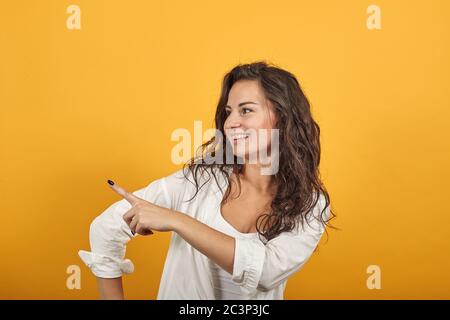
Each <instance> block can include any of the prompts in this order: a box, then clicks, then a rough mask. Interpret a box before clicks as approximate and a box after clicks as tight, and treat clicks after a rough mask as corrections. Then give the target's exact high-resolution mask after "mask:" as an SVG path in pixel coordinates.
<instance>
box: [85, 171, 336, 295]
mask: <svg viewBox="0 0 450 320" xmlns="http://www.w3.org/2000/svg"><path fill="white" fill-rule="evenodd" d="M186 173H187V175H188V177H189V181H188V180H187V179H186V178H185V177H184V175H183V172H182V169H180V170H178V171H176V172H174V173H172V174H171V175H169V176H166V177H163V178H160V179H157V180H154V181H153V182H151V183H150V184H149V185H148V186H146V187H144V188H142V189H139V190H137V191H135V192H133V194H134V195H136V196H138V197H140V198H142V199H144V200H147V201H149V202H152V203H154V204H157V205H159V206H162V207H165V208H169V209H173V210H176V211H179V212H182V213H185V214H187V215H190V216H192V217H194V218H195V219H197V220H198V221H200V222H203V223H205V224H206V225H208V226H210V227H212V228H214V229H216V230H219V231H221V232H223V233H226V234H228V235H230V236H232V237H234V238H235V253H234V254H235V255H234V265H233V273H232V274H229V273H228V272H227V271H225V270H223V269H222V268H221V267H219V266H218V265H217V264H215V263H214V262H213V261H211V260H210V259H209V258H208V257H207V256H205V255H204V254H202V253H201V252H199V251H197V250H196V249H195V248H194V247H192V246H191V245H190V244H189V243H188V242H186V241H185V240H184V239H183V238H182V237H180V236H179V235H178V234H177V233H176V232H172V236H171V240H170V246H169V251H168V253H167V257H166V261H165V264H164V269H163V273H162V277H161V282H160V285H159V291H158V295H157V299H158V300H161V299H175V300H178V299H220V300H225V299H226V300H229V299H262V300H266V299H267V300H274V299H283V293H284V289H285V286H286V282H287V280H288V278H289V277H290V276H292V275H293V274H295V273H296V272H297V271H298V270H300V269H301V268H302V267H303V265H304V264H305V263H306V261H307V260H308V259H309V257H310V256H311V254H312V253H313V252H314V250H315V248H316V246H317V244H318V243H319V240H320V238H321V236H322V234H323V232H324V227H323V226H322V225H321V224H320V223H319V221H318V220H317V219H315V218H316V217H318V215H319V214H320V212H321V210H322V209H323V207H324V205H325V198H324V196H323V194H320V197H319V201H318V202H317V205H316V206H315V207H314V209H313V210H312V211H313V215H310V218H309V219H308V221H309V224H307V223H305V224H304V229H302V227H301V224H299V225H298V226H297V228H294V230H293V231H291V232H284V233H282V234H280V235H279V236H277V237H276V238H274V239H272V240H270V241H267V239H266V238H264V237H263V236H261V239H260V238H259V237H258V234H257V233H241V232H239V231H237V230H236V229H235V228H234V227H233V226H232V225H231V224H229V223H228V222H227V221H226V220H225V218H224V217H223V216H222V214H221V210H220V202H221V201H222V198H223V195H224V192H225V191H226V188H227V186H228V181H227V179H225V178H224V177H223V176H222V174H221V173H220V172H217V173H216V176H217V180H218V182H219V183H220V185H221V186H222V191H221V190H220V189H219V188H218V186H217V184H216V181H215V179H214V177H213V176H212V175H211V178H210V180H209V181H208V182H206V181H207V178H208V176H207V174H204V175H203V176H201V175H200V179H199V187H200V186H202V185H203V183H205V182H206V184H205V185H203V187H202V188H201V189H200V190H199V192H198V193H197V195H196V196H195V198H194V199H193V200H191V201H188V200H189V199H190V198H191V197H192V196H193V195H194V194H195V190H196V188H195V185H194V183H193V181H194V180H193V177H192V174H191V173H190V171H189V170H187V169H186ZM130 208H131V205H130V204H129V203H128V202H127V201H126V200H125V199H122V200H120V201H118V202H116V203H114V204H112V205H111V206H109V207H108V208H107V209H106V210H105V211H104V212H103V213H101V214H100V215H99V216H97V217H96V218H95V219H94V220H93V221H92V223H91V225H90V232H89V238H90V246H91V251H90V252H88V251H84V250H80V251H79V256H80V257H81V259H82V260H83V262H84V263H85V264H86V265H87V266H88V267H89V268H90V269H91V271H92V273H93V274H94V275H95V276H97V277H101V278H117V277H120V276H122V275H123V274H129V273H132V272H133V271H134V266H133V263H132V262H131V261H130V260H129V259H124V258H125V251H126V243H127V242H128V241H129V240H131V239H133V238H134V237H136V236H138V234H135V235H133V234H132V233H131V230H130V228H129V226H128V225H127V224H126V222H125V221H124V220H123V218H122V216H123V215H124V214H125V212H127V211H128V210H129V209H130ZM329 213H330V209H329V207H327V209H326V211H325V219H326V218H328V216H329Z"/></svg>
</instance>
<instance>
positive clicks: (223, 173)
mask: <svg viewBox="0 0 450 320" xmlns="http://www.w3.org/2000/svg"><path fill="white" fill-rule="evenodd" d="M215 124H216V129H217V134H216V135H215V136H214V137H213V138H212V139H210V140H209V141H207V142H206V143H205V144H203V145H202V148H201V152H200V153H199V154H197V156H195V157H194V158H192V159H191V160H190V161H189V162H188V163H186V164H185V165H184V166H183V168H182V169H180V170H178V171H176V172H174V173H173V174H171V175H169V176H167V177H163V178H160V179H158V180H155V181H153V182H151V183H150V184H149V185H148V186H146V187H145V188H142V189H140V190H137V191H135V192H132V193H131V192H128V191H126V190H125V189H124V188H122V187H121V186H119V185H117V184H114V183H113V182H112V181H110V180H109V181H108V182H109V183H110V185H111V188H112V189H113V190H114V191H116V192H117V193H118V194H119V195H121V196H122V197H123V198H124V199H122V200H120V201H118V202H116V203H114V204H113V205H111V206H110V207H109V208H107V209H106V210H105V211H104V212H103V213H102V214H101V215H99V216H98V217H96V218H95V219H94V221H93V222H92V223H91V226H90V245H91V252H88V251H83V250H80V252H79V254H80V257H81V258H82V260H83V261H84V262H85V263H86V265H87V266H88V267H89V268H90V269H91V270H92V272H93V273H94V275H95V276H96V277H97V280H98V285H99V290H100V295H101V298H102V299H123V297H124V296H123V289H122V278H121V277H122V275H123V274H124V273H131V272H133V264H132V262H131V261H130V260H128V259H124V256H125V248H126V243H127V242H128V241H129V240H130V239H132V238H134V237H136V236H137V235H138V234H141V235H150V234H152V233H153V232H152V230H156V231H161V232H166V231H173V232H172V237H171V242H170V247H169V251H168V254H167V258H166V261H165V264H164V270H163V274H162V278H161V282H160V287H159V291H158V295H157V299H283V298H284V297H283V293H284V289H285V286H286V282H287V280H288V278H289V277H290V276H292V275H294V274H295V273H296V272H297V271H298V270H299V269H300V268H301V267H302V266H303V265H304V264H305V263H306V261H307V260H308V259H309V257H310V256H311V255H312V253H313V252H314V251H315V249H316V247H317V245H318V243H319V240H320V238H321V236H322V233H323V231H324V230H325V229H326V228H325V227H326V226H327V225H328V226H329V224H328V222H329V220H331V219H332V217H334V216H335V215H334V213H333V212H332V211H331V209H330V199H329V195H328V193H327V191H326V189H325V187H324V185H323V184H322V182H321V181H320V178H319V175H320V174H319V162H320V141H319V135H320V130H319V126H318V125H317V123H316V122H315V121H314V120H313V117H312V115H311V111H310V105H309V102H308V100H307V98H306V97H305V95H304V94H303V92H302V90H301V88H300V85H299V83H298V81H297V79H296V78H295V76H294V75H293V74H291V73H289V72H287V71H285V70H283V69H281V68H278V67H276V66H273V65H271V64H267V63H265V62H256V63H252V64H245V65H238V66H236V67H234V68H233V69H232V70H231V71H230V72H229V73H227V74H226V75H225V77H224V80H223V84H222V92H221V96H220V99H219V102H218V105H217V110H216V115H215ZM263 131H265V132H268V131H270V133H269V134H266V135H261V134H260V132H263ZM274 132H275V133H276V134H273V133H274ZM222 137H223V138H222ZM274 149H275V151H274ZM255 155H258V156H257V157H255ZM261 155H262V156H261ZM260 156H261V157H260ZM263 156H265V157H263ZM263 158H264V159H265V161H264V163H263V161H261V159H263ZM230 159H231V161H230ZM255 159H256V161H255ZM267 159H269V160H270V161H269V162H267ZM252 160H253V161H252ZM268 163H269V167H270V170H267V167H268V166H267V164H268ZM264 170H265V171H264ZM267 172H269V174H268V173H267ZM332 228H333V227H332Z"/></svg>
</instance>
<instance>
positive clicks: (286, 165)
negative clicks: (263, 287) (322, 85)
mask: <svg viewBox="0 0 450 320" xmlns="http://www.w3.org/2000/svg"><path fill="white" fill-rule="evenodd" d="M239 80H257V81H258V82H259V84H260V85H261V86H262V88H263V92H264V94H265V97H266V98H267V99H268V100H269V101H270V102H271V103H272V105H273V107H274V109H275V113H276V115H277V123H276V128H277V129H278V130H279V146H280V150H279V169H278V171H277V173H275V174H274V175H273V176H272V181H273V182H274V183H275V185H276V186H277V187H276V194H275V196H274V197H273V199H272V202H271V205H270V210H269V212H267V213H265V214H262V215H260V216H259V218H258V219H257V221H256V230H257V232H258V235H259V236H261V235H262V236H264V237H265V238H266V239H267V241H269V240H271V239H273V238H275V237H277V236H278V235H279V234H281V233H282V232H286V231H292V230H293V229H294V228H295V227H296V226H297V223H298V221H300V222H301V225H302V227H303V226H304V222H305V221H306V222H307V223H308V224H309V222H308V220H309V217H307V215H308V213H311V214H312V209H313V208H314V207H315V206H316V204H317V202H318V201H319V195H320V194H323V195H324V198H325V201H326V205H325V207H324V208H323V209H322V211H321V213H320V215H319V221H320V223H321V224H322V225H323V226H329V227H331V228H334V229H337V228H335V227H333V226H331V225H330V224H329V221H330V220H331V219H333V218H334V217H335V216H336V215H335V214H334V213H333V211H332V210H331V207H330V215H329V217H328V219H324V217H323V215H324V214H325V213H326V211H325V210H326V208H327V207H328V206H330V196H329V194H328V192H327V190H326V188H325V186H324V185H323V183H322V181H321V179H320V173H319V163H320V150H321V149H320V139H319V136H320V129H319V126H318V125H317V123H316V122H315V121H314V119H313V117H312V115H311V110H310V104H309V102H308V99H307V98H306V96H305V95H304V93H303V91H302V89H301V87H300V84H299V82H298V81H297V79H296V77H295V76H294V75H293V74H292V73H290V72H288V71H285V70H283V69H281V68H279V67H277V66H275V65H273V64H271V63H267V62H265V61H258V62H254V63H250V64H239V65H237V66H235V67H234V68H233V69H232V70H231V71H230V72H228V73H227V74H226V75H225V76H224V79H223V82H222V89H221V94H220V98H219V102H218V104H217V109H216V114H215V126H216V130H217V131H220V133H221V134H222V136H225V131H224V123H225V120H226V118H227V112H226V109H225V106H226V105H227V101H228V94H229V92H230V90H231V87H232V86H233V84H234V83H235V82H237V81H239ZM217 148H219V149H221V150H220V152H221V154H222V155H226V154H227V152H229V150H228V151H227V150H225V143H223V140H221V139H218V137H217V135H216V136H214V137H212V138H211V139H210V140H208V141H207V142H205V143H203V144H202V145H201V146H200V148H199V150H196V154H197V155H194V157H192V158H191V159H190V160H189V161H188V162H186V163H184V165H183V170H182V171H183V173H184V175H185V177H186V178H187V173H186V172H188V171H186V170H185V169H186V168H188V170H189V171H190V172H191V175H192V177H193V178H194V181H195V186H196V190H197V191H196V193H195V194H194V196H193V197H192V198H191V200H192V199H193V198H194V197H195V196H196V195H197V193H198V191H199V189H200V188H201V187H203V185H204V184H206V182H208V181H209V179H211V175H212V176H213V177H214V179H215V181H216V183H217V185H218V186H219V188H221V187H220V184H219V182H218V180H217V176H216V173H215V171H216V172H217V173H220V174H223V176H224V178H225V179H228V182H229V185H230V184H231V183H232V182H233V181H232V180H231V179H230V177H231V172H233V173H237V174H236V175H235V176H236V179H237V182H238V186H239V192H240V189H241V183H240V179H239V174H240V173H242V172H243V169H244V164H242V163H238V161H237V160H238V159H237V157H236V156H234V155H232V157H234V159H233V160H234V161H233V162H232V163H231V164H230V163H227V162H225V161H217V162H211V161H210V160H209V161H208V159H211V158H216V157H217V152H218V150H217ZM208 169H209V170H208ZM212 169H214V170H212ZM217 169H218V170H217ZM205 172H206V173H207V174H208V180H206V181H205V183H204V184H203V185H202V186H200V187H199V183H198V178H199V174H200V175H202V176H203V174H204V173H205ZM188 180H189V179H188ZM230 191H231V189H230V188H227V190H226V192H225V194H224V197H223V199H222V202H221V205H223V204H224V203H225V202H226V201H227V200H228V198H229V196H230ZM314 218H315V219H317V217H314ZM325 230H326V228H325ZM327 236H328V232H327Z"/></svg>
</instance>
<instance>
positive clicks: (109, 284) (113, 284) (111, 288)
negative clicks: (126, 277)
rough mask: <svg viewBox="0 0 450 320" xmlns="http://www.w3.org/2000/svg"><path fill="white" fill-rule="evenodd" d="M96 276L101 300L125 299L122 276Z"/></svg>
mask: <svg viewBox="0 0 450 320" xmlns="http://www.w3.org/2000/svg"><path fill="white" fill-rule="evenodd" d="M96 278H97V286H98V290H99V292H100V299H101V300H125V297H124V295H123V287H122V277H119V278H111V279H106V278H100V277H96Z"/></svg>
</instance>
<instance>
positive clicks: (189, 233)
mask: <svg viewBox="0 0 450 320" xmlns="http://www.w3.org/2000/svg"><path fill="white" fill-rule="evenodd" d="M173 214H174V215H173V219H172V222H171V224H172V229H173V231H174V232H176V233H178V234H179V235H180V236H181V237H182V238H183V239H184V240H186V241H187V242H188V243H189V244H191V245H192V246H193V247H194V248H196V249H197V250H198V251H200V252H201V253H203V254H204V255H205V256H207V257H208V258H210V259H211V260H212V261H214V262H215V263H217V264H218V265H219V266H220V267H222V269H224V270H225V271H227V272H228V273H230V274H233V262H234V247H235V243H234V242H235V239H234V238H233V237H230V236H229V235H227V234H225V233H222V232H220V231H218V230H216V229H213V228H211V227H210V226H208V225H206V224H204V223H202V222H200V221H198V220H196V219H194V218H192V217H191V216H189V215H186V214H184V213H181V212H178V211H173Z"/></svg>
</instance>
